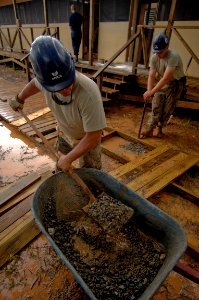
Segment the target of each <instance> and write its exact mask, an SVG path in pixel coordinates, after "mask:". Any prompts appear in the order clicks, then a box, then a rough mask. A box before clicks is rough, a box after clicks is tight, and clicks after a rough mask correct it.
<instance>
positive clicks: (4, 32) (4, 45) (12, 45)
mask: <svg viewBox="0 0 199 300" xmlns="http://www.w3.org/2000/svg"><path fill="white" fill-rule="evenodd" d="M34 30H35V31H36V30H37V31H38V30H41V35H45V34H48V35H52V36H55V37H56V38H58V39H59V27H57V26H50V27H45V26H43V27H22V26H16V27H6V26H0V47H1V49H2V50H6V51H15V50H17V51H19V52H24V53H27V52H28V49H27V45H28V47H30V46H31V44H32V42H33V40H34V39H35V35H34ZM25 42H26V45H24V43H25Z"/></svg>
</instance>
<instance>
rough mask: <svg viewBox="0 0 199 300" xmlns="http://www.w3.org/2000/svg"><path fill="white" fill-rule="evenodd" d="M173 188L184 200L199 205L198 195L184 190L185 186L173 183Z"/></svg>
mask: <svg viewBox="0 0 199 300" xmlns="http://www.w3.org/2000/svg"><path fill="white" fill-rule="evenodd" d="M171 186H172V188H173V189H174V191H177V193H178V194H180V195H182V196H183V197H184V198H186V199H187V200H189V201H191V202H192V203H194V204H196V205H199V197H198V195H196V194H194V193H193V192H192V191H190V190H188V189H186V188H184V187H183V186H181V185H179V184H177V183H175V182H172V183H171Z"/></svg>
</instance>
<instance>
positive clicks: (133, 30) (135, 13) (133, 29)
mask: <svg viewBox="0 0 199 300" xmlns="http://www.w3.org/2000/svg"><path fill="white" fill-rule="evenodd" d="M138 7H139V0H134V4H133V17H132V24H131V26H132V27H131V36H133V35H134V34H135V33H136V31H137V19H138ZM134 47H135V41H134V42H133V43H132V44H131V45H130V47H129V61H134Z"/></svg>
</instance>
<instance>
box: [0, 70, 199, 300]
mask: <svg viewBox="0 0 199 300" xmlns="http://www.w3.org/2000/svg"><path fill="white" fill-rule="evenodd" d="M0 74H1V75H0V76H1V77H3V78H4V79H6V80H9V81H11V82H15V83H16V84H17V82H19V81H20V82H24V84H25V75H24V73H23V72H21V71H13V70H12V69H9V68H5V67H4V66H0ZM142 111H143V107H142V105H140V104H137V105H135V104H131V103H120V106H119V107H111V108H109V110H108V111H107V112H106V116H107V124H108V126H110V127H112V128H115V129H118V130H120V131H123V132H125V133H127V134H129V135H132V136H135V137H137V134H138V131H139V126H140V121H141V117H142ZM148 113H150V109H147V112H146V117H147V114H148ZM144 123H146V118H145V121H144ZM144 125H145V124H144ZM0 135H1V137H3V139H2V138H1V144H0V147H1V148H0V151H1V152H0V153H1V162H0V176H1V177H0V187H1V189H3V188H4V187H6V186H7V185H8V184H10V183H12V182H15V181H16V180H17V179H19V178H21V177H23V176H25V175H28V174H30V173H31V172H32V171H37V170H43V169H44V170H45V169H46V168H48V167H50V168H53V167H54V162H53V160H52V159H51V158H49V156H48V155H46V153H45V152H44V151H43V150H41V149H38V148H36V147H35V145H34V144H33V143H32V142H30V141H29V140H28V139H27V138H24V136H22V135H20V134H19V133H18V132H16V131H15V130H13V128H10V127H9V126H7V125H6V124H5V123H3V122H2V123H1V124H0ZM146 141H147V143H149V144H151V145H153V146H159V145H162V144H164V145H165V144H167V145H172V146H173V147H174V148H176V149H179V150H181V151H183V152H186V153H189V154H190V155H194V154H195V155H198V154H199V121H198V119H197V113H196V112H195V113H194V112H191V111H187V110H186V111H185V110H176V112H175V116H174V118H173V120H172V123H171V124H170V125H169V126H167V127H166V128H165V130H164V135H163V138H162V139H147V140H146ZM138 150H139V149H138ZM102 161H103V171H105V172H109V171H111V170H114V169H116V168H117V167H118V166H119V165H120V163H119V162H116V161H115V160H113V159H110V158H109V157H107V156H106V155H104V154H103V156H102ZM194 174H196V175H194V176H193V173H191V174H185V175H184V178H183V177H182V178H180V179H179V180H181V182H183V183H184V184H185V186H187V187H189V188H190V189H192V190H193V191H194V192H195V193H198V184H197V182H198V180H199V179H198V175H197V171H196V172H195V173H194ZM150 201H152V202H153V203H154V204H156V205H157V206H158V207H160V208H161V209H162V210H164V211H166V212H167V213H169V214H170V215H172V216H173V217H174V218H176V220H178V221H179V222H180V223H181V224H182V226H183V227H184V229H185V231H186V233H187V236H188V241H189V243H190V244H191V245H192V246H194V247H195V248H196V249H197V250H198V251H199V243H198V240H199V239H198V232H199V230H198V228H199V225H198V220H199V217H198V216H199V213H198V206H197V205H195V204H193V203H191V202H189V201H187V200H185V199H183V198H182V197H180V196H179V195H176V194H175V193H171V192H170V191H168V190H167V189H165V190H163V191H161V192H160V193H158V194H157V195H156V196H154V197H152V198H151V199H150ZM182 261H183V262H185V263H188V264H189V265H191V266H192V267H194V268H195V269H198V263H197V262H196V261H194V260H190V259H189V258H188V257H187V256H186V255H185V256H184V257H183V258H182ZM0 278H1V279H0V299H2V300H3V299H6V300H9V299H16V300H18V299H24V300H25V299H35V300H37V299H41V300H42V299H60V300H62V299H68V300H69V299H70V300H71V299H72V300H76V299H86V297H85V295H84V293H83V292H82V290H81V289H80V288H79V287H78V285H77V284H76V282H75V281H74V279H73V277H72V275H71V273H70V272H69V271H68V270H67V268H66V267H65V266H64V265H63V263H62V262H61V260H60V259H59V257H58V256H57V255H56V253H55V252H54V250H53V249H52V247H51V246H50V245H49V244H48V242H47V240H46V238H45V237H44V236H43V235H40V236H39V237H38V238H36V239H35V240H34V241H33V242H32V243H31V244H30V245H29V246H28V247H26V248H25V249H23V251H21V252H20V253H18V254H17V255H15V256H14V257H12V258H11V260H10V262H9V263H8V264H7V265H5V266H4V267H3V268H1V270H0ZM198 295H199V286H198V285H196V284H194V283H193V282H192V281H190V280H188V279H186V278H184V277H183V276H181V275H179V274H178V273H176V272H171V273H170V275H169V276H168V278H167V279H166V280H165V282H164V283H163V284H162V286H161V287H160V288H159V290H158V292H157V294H156V295H155V296H154V297H153V299H154V300H163V299H164V300H170V299H171V300H174V299H179V300H180V299H187V300H189V299H190V300H196V299H198Z"/></svg>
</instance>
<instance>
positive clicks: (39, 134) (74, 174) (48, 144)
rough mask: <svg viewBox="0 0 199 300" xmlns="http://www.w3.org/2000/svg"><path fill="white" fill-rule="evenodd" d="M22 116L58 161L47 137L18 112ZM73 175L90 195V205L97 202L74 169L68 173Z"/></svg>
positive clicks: (57, 156)
mask: <svg viewBox="0 0 199 300" xmlns="http://www.w3.org/2000/svg"><path fill="white" fill-rule="evenodd" d="M18 111H19V112H20V113H21V115H22V116H23V117H24V119H25V120H26V121H27V123H28V124H29V125H30V126H31V127H32V129H33V130H34V131H35V132H36V134H37V135H38V136H39V137H40V139H41V140H42V142H43V143H44V145H45V146H46V147H47V149H48V150H50V151H51V153H52V154H53V155H54V156H55V157H56V159H59V155H58V153H57V151H56V150H55V149H54V148H53V147H52V146H51V144H50V143H49V142H48V140H47V139H46V138H45V136H44V135H43V134H42V133H41V132H40V131H39V130H38V129H37V127H36V126H35V125H34V124H33V122H32V121H31V120H30V119H29V118H28V116H27V115H26V114H25V113H24V112H23V110H21V109H19V110H18ZM68 172H69V173H70V175H71V177H72V178H73V179H74V180H75V181H76V182H77V183H78V184H79V185H80V186H81V187H82V189H83V191H84V192H85V193H87V194H88V196H89V198H90V203H92V202H95V201H96V199H95V197H94V195H93V194H92V193H91V191H90V190H89V188H88V186H87V185H86V184H85V183H84V181H83V180H82V179H81V178H80V176H79V175H78V174H77V173H75V172H74V171H73V169H69V171H68Z"/></svg>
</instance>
